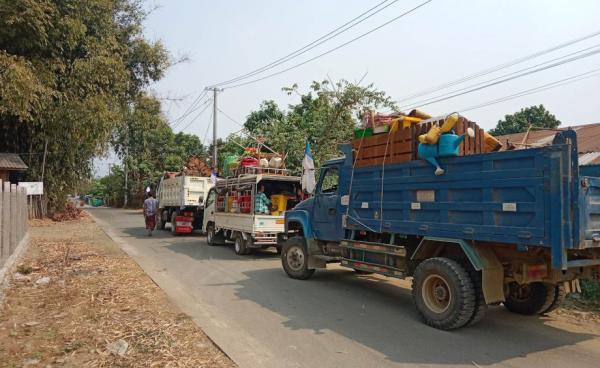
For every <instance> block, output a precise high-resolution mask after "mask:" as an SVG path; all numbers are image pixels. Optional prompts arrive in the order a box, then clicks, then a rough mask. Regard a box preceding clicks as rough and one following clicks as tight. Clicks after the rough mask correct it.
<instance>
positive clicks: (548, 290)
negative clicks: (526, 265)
mask: <svg viewBox="0 0 600 368" xmlns="http://www.w3.org/2000/svg"><path fill="white" fill-rule="evenodd" d="M554 296H555V294H554V286H553V285H550V284H546V283H543V282H532V283H529V284H523V285H519V284H517V283H516V282H511V283H510V284H508V296H507V297H506V301H505V302H504V306H505V307H506V309H508V310H509V311H511V312H513V313H518V314H524V315H528V316H530V315H534V314H539V313H542V312H543V311H544V310H546V309H548V308H549V307H550V305H551V304H552V301H553V300H554Z"/></svg>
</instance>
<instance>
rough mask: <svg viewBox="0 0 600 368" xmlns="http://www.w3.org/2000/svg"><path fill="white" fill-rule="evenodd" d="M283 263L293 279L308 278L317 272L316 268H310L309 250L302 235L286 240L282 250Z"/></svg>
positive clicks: (286, 271)
mask: <svg viewBox="0 0 600 368" xmlns="http://www.w3.org/2000/svg"><path fill="white" fill-rule="evenodd" d="M281 263H282V265H283V269H284V270H285V273H287V275H288V276H289V277H291V278H293V279H298V280H306V279H308V278H309V277H311V276H312V274H313V273H315V270H314V269H309V268H308V251H307V250H306V242H305V241H304V238H303V237H301V236H294V237H291V238H289V239H288V240H286V242H285V244H284V245H283V250H282V252H281Z"/></svg>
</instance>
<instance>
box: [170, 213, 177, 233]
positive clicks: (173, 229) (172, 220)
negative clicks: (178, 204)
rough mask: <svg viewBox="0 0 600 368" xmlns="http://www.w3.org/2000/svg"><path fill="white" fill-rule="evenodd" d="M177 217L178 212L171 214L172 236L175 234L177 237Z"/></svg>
mask: <svg viewBox="0 0 600 368" xmlns="http://www.w3.org/2000/svg"><path fill="white" fill-rule="evenodd" d="M176 217H177V211H174V212H173V213H172V214H171V234H173V235H177V231H176V228H177V226H176V225H177V221H176V220H175V219H176Z"/></svg>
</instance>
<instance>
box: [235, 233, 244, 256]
mask: <svg viewBox="0 0 600 368" xmlns="http://www.w3.org/2000/svg"><path fill="white" fill-rule="evenodd" d="M233 249H234V250H235V254H237V255H238V256H243V255H246V254H248V248H246V241H245V240H244V238H243V237H242V234H237V235H236V236H235V239H234V243H233Z"/></svg>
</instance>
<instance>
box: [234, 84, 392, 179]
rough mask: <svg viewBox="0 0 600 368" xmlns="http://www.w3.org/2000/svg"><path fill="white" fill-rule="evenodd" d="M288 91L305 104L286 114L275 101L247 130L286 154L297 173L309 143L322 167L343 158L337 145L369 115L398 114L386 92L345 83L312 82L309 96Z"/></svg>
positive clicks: (259, 112)
mask: <svg viewBox="0 0 600 368" xmlns="http://www.w3.org/2000/svg"><path fill="white" fill-rule="evenodd" d="M283 90H284V91H285V92H286V93H288V94H289V95H292V94H297V95H299V97H300V102H299V103H297V104H295V105H290V106H288V111H282V110H281V109H279V107H278V106H277V105H276V104H275V103H274V102H273V101H265V102H263V103H262V104H261V106H260V108H259V109H258V110H257V111H253V112H252V113H250V115H249V116H248V118H247V120H246V123H245V127H246V129H247V130H248V131H249V132H250V133H251V134H252V135H255V136H261V137H263V138H264V139H265V143H266V145H268V146H269V147H271V148H273V149H274V150H276V151H278V152H281V153H284V154H286V155H287V158H286V164H287V166H288V168H289V169H291V170H292V171H293V172H299V171H300V169H301V165H302V158H303V157H304V146H305V144H306V141H307V140H308V141H310V142H311V143H312V144H313V158H314V160H315V164H316V165H320V164H321V163H322V162H323V161H325V160H327V159H330V158H332V157H334V156H337V155H338V154H339V153H338V150H337V145H338V144H339V143H343V142H348V141H349V140H350V139H351V138H352V136H353V132H354V128H355V127H356V125H357V122H358V121H360V119H361V118H362V114H363V113H364V112H365V111H367V110H376V109H380V108H387V109H390V110H397V106H396V105H395V104H394V102H393V101H392V100H391V99H390V98H389V97H388V96H386V94H385V92H383V91H380V90H378V89H376V88H374V87H373V85H368V86H364V87H363V86H359V85H357V84H354V83H351V82H348V81H346V80H341V81H339V82H336V83H332V82H330V81H322V82H313V83H312V85H311V86H310V89H309V91H308V92H306V93H304V94H302V93H300V92H299V91H298V86H297V85H293V86H292V87H287V88H284V89H283Z"/></svg>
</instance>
